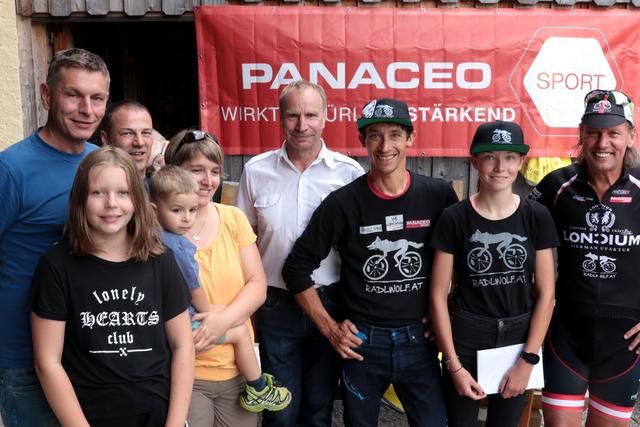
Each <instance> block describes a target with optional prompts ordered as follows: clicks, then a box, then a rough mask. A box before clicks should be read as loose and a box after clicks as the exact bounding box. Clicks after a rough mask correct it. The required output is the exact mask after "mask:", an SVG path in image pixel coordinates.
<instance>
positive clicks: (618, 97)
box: [584, 89, 632, 107]
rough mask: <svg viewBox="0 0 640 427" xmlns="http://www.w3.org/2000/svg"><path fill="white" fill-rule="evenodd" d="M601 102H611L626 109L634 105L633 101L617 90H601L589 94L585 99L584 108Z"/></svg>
mask: <svg viewBox="0 0 640 427" xmlns="http://www.w3.org/2000/svg"><path fill="white" fill-rule="evenodd" d="M599 101H609V102H611V103H612V104H615V105H618V106H621V107H624V106H626V105H630V104H632V102H631V99H629V97H628V96H627V95H625V94H624V93H622V92H618V91H616V90H601V89H595V90H592V91H591V92H589V93H587V95H586V96H585V97H584V106H585V107H586V106H587V105H588V104H592V103H594V102H599Z"/></svg>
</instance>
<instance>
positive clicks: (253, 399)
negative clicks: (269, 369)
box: [240, 373, 291, 412]
mask: <svg viewBox="0 0 640 427" xmlns="http://www.w3.org/2000/svg"><path fill="white" fill-rule="evenodd" d="M262 378H264V381H265V382H266V383H267V386H266V387H265V388H264V389H263V390H262V391H260V392H258V391H256V389H255V388H253V387H251V386H249V385H245V387H244V392H243V393H242V395H241V396H240V406H242V407H243V408H244V409H246V410H247V411H249V412H261V411H263V410H265V409H266V410H267V411H281V410H282V409H284V408H286V407H287V406H289V403H291V392H290V391H289V390H287V388H286V387H284V386H283V385H281V384H280V383H278V382H277V381H275V380H274V378H273V375H271V374H267V373H263V374H262Z"/></svg>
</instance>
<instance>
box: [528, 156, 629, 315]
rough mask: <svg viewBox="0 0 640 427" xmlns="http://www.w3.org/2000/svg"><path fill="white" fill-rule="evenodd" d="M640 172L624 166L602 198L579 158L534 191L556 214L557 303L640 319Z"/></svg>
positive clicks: (534, 196) (593, 312)
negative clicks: (639, 273) (639, 281)
mask: <svg viewBox="0 0 640 427" xmlns="http://www.w3.org/2000/svg"><path fill="white" fill-rule="evenodd" d="M639 176H640V175H639V174H638V171H637V170H633V171H632V172H631V173H630V171H629V170H623V173H622V175H621V176H620V178H619V179H618V180H617V181H616V182H615V183H614V184H613V185H612V186H611V187H610V188H609V189H608V190H607V192H606V193H605V194H604V196H603V198H602V200H599V199H598V196H597V194H596V192H595V190H594V188H593V187H591V185H589V183H588V179H587V176H586V171H585V169H584V167H583V166H581V165H578V164H575V165H571V166H567V167H564V168H561V169H558V170H556V171H554V172H551V173H550V174H549V175H547V176H546V177H545V178H544V179H543V180H542V181H541V182H540V184H539V185H538V186H537V187H535V188H534V189H533V191H532V193H531V195H530V197H531V198H532V199H534V200H537V201H539V202H541V203H542V204H544V205H546V206H547V208H548V209H549V211H550V212H551V215H552V216H553V218H554V220H555V223H556V228H557V230H558V236H559V237H560V247H559V248H558V281H557V289H556V300H557V308H559V309H561V310H568V311H571V312H577V313H583V314H587V315H591V316H604V317H615V318H618V317H623V318H631V319H636V320H640V286H638V284H637V269H638V265H639V264H640V221H638V218H639V217H640V179H638V178H637V177H639Z"/></svg>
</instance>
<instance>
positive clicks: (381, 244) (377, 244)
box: [367, 237, 424, 267]
mask: <svg viewBox="0 0 640 427" xmlns="http://www.w3.org/2000/svg"><path fill="white" fill-rule="evenodd" d="M423 246H424V243H415V242H412V241H410V240H407V239H400V240H387V239H380V237H376V240H374V241H373V242H371V244H369V245H368V246H367V249H369V250H371V251H373V250H376V249H377V250H380V251H382V256H384V257H385V258H386V257H387V254H388V253H389V252H394V251H395V252H396V253H395V254H393V259H394V260H395V262H396V267H397V266H398V265H399V264H400V260H401V259H402V257H403V256H404V255H405V254H406V253H407V251H408V250H409V248H410V247H412V248H416V249H419V248H421V247H423Z"/></svg>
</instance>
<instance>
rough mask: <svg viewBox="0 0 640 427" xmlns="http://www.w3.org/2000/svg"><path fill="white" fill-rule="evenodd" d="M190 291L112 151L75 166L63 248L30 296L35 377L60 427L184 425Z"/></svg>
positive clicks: (128, 164)
mask: <svg viewBox="0 0 640 427" xmlns="http://www.w3.org/2000/svg"><path fill="white" fill-rule="evenodd" d="M189 299H190V297H189V291H188V289H187V287H186V285H185V283H184V279H183V278H182V275H181V273H180V270H179V268H178V266H177V265H176V263H175V259H174V257H173V254H171V253H170V252H164V248H163V246H162V243H161V240H160V237H159V228H158V225H157V223H156V221H155V218H154V215H153V212H152V210H151V207H150V205H149V202H148V200H147V197H146V193H145V188H144V184H143V181H142V177H141V176H140V174H139V172H138V170H137V169H136V166H135V164H134V163H133V160H132V159H131V158H130V157H129V155H128V154H127V153H126V152H124V151H122V150H120V149H118V148H113V147H103V148H100V149H97V150H95V151H93V152H92V153H90V154H89V155H88V156H87V157H86V158H85V159H84V160H83V161H82V163H80V166H79V168H78V171H77V173H76V177H75V180H74V183H73V187H72V189H71V196H70V205H69V214H68V218H67V224H66V227H65V232H64V239H63V240H62V241H61V242H59V243H58V244H57V245H55V246H54V247H53V248H51V249H50V250H49V251H48V252H47V253H46V254H45V255H44V256H43V257H42V258H41V259H40V262H39V264H38V266H37V268H36V271H35V273H34V277H33V285H32V293H31V296H30V304H31V311H32V315H31V320H32V327H33V343H34V354H35V366H36V371H37V373H38V377H39V379H40V382H41V384H42V387H43V389H44V392H45V395H46V397H47V400H48V401H49V404H50V405H51V408H52V409H53V411H54V413H55V415H56V416H57V417H58V420H59V421H60V423H61V424H62V425H78V426H80V425H84V426H89V425H91V426H92V427H96V426H116V425H117V426H119V427H122V426H131V427H134V426H135V427H142V426H145V427H147V426H148V427H157V426H175V427H182V426H184V425H185V420H186V416H187V409H188V406H189V400H190V398H191V388H192V384H193V380H192V378H193V369H194V348H193V341H192V338H191V324H190V321H189V315H188V313H187V306H188V304H189Z"/></svg>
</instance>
